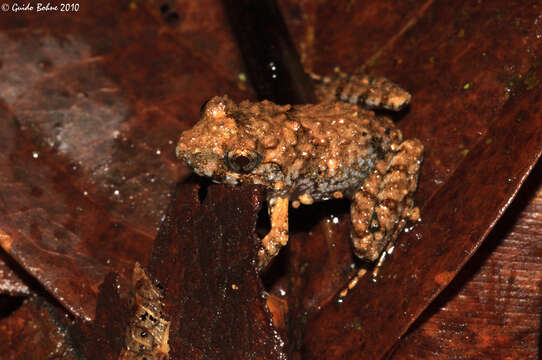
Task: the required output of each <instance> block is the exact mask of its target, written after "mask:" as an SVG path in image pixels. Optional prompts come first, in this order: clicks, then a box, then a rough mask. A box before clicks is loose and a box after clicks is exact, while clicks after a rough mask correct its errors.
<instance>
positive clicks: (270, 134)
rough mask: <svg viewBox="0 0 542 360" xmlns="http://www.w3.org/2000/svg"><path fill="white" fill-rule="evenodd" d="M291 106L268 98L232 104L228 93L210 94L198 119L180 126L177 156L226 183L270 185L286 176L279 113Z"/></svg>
mask: <svg viewBox="0 0 542 360" xmlns="http://www.w3.org/2000/svg"><path fill="white" fill-rule="evenodd" d="M287 109H289V107H285V106H278V105H275V104H273V103H271V102H268V101H264V102H261V103H250V102H242V103H241V104H239V105H237V104H235V103H234V102H233V101H232V100H231V99H229V98H228V97H227V96H223V97H214V98H212V99H211V100H209V101H207V102H206V103H205V104H204V105H203V106H202V108H201V117H200V120H199V121H198V122H197V123H196V125H194V127H193V128H191V129H189V130H187V131H184V132H183V133H182V134H181V138H180V139H179V142H178V144H177V148H176V152H177V157H178V158H179V159H181V160H182V161H184V163H185V164H186V165H188V166H189V167H191V168H192V169H194V171H195V172H196V173H197V174H199V175H202V176H208V177H211V178H212V179H213V180H214V181H215V182H219V183H228V184H238V183H247V184H263V185H266V186H274V185H275V184H276V182H278V181H281V180H282V179H283V178H284V174H283V172H282V171H281V169H282V164H281V159H282V158H283V155H284V152H287V151H288V149H287V148H286V147H285V146H282V147H280V151H277V147H278V145H280V144H279V143H282V142H284V139H282V138H281V130H280V127H282V126H283V124H281V123H280V119H277V118H276V117H277V116H279V115H280V114H282V116H285V115H284V112H285V110H287Z"/></svg>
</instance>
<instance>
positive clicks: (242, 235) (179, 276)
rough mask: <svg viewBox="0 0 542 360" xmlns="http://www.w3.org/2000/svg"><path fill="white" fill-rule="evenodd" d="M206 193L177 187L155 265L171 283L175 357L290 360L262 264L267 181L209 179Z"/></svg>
mask: <svg viewBox="0 0 542 360" xmlns="http://www.w3.org/2000/svg"><path fill="white" fill-rule="evenodd" d="M201 197H203V196H202V194H199V195H198V188H197V187H194V186H193V185H183V186H180V187H178V189H177V195H176V198H175V201H174V203H173V205H172V207H171V208H170V210H169V212H168V215H167V218H166V220H165V221H164V222H163V225H162V228H161V229H160V233H159V234H158V237H157V239H156V242H155V246H154V248H153V255H152V258H151V261H150V264H149V271H150V272H151V274H152V275H153V276H155V277H156V279H158V280H159V281H160V283H161V284H162V286H163V287H164V289H165V299H164V303H165V311H166V313H167V314H168V315H169V316H170V317H171V330H170V346H171V356H172V357H173V358H190V359H200V358H220V359H248V358H254V359H285V358H286V355H285V354H284V352H283V349H282V348H283V340H282V339H281V338H280V336H279V334H278V333H277V331H276V330H275V329H274V328H273V325H272V320H271V314H270V313H269V311H268V310H267V308H266V305H265V299H264V298H263V296H262V292H263V287H262V284H261V281H260V277H259V274H258V272H257V270H256V254H257V250H258V245H259V243H258V239H257V237H256V236H255V234H254V231H255V229H256V220H257V215H258V211H259V209H260V207H261V202H262V200H263V193H262V191H261V188H258V187H242V188H231V187H227V186H211V187H209V189H208V194H207V195H206V196H205V199H203V200H201V203H200V200H199V198H201ZM193 348H194V349H197V350H198V352H197V353H196V352H194V349H193Z"/></svg>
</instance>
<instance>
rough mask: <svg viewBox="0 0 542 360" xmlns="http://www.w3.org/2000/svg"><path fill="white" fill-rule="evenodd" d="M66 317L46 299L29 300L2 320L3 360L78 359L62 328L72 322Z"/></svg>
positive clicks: (35, 296) (36, 297)
mask: <svg viewBox="0 0 542 360" xmlns="http://www.w3.org/2000/svg"><path fill="white" fill-rule="evenodd" d="M1 305H2V306H4V305H5V304H4V303H2V304H1ZM64 315H65V313H64V309H62V308H60V307H58V306H56V305H52V304H51V303H48V302H47V301H46V300H44V298H43V297H40V296H37V295H35V294H34V295H33V296H31V297H29V298H28V299H26V300H25V301H24V303H23V304H22V306H21V307H19V308H18V309H17V310H16V311H15V312H14V313H12V314H11V315H10V316H9V317H6V318H3V319H0V334H2V341H0V354H2V355H1V357H2V359H66V360H72V359H78V357H77V356H76V354H75V353H74V352H73V348H72V347H71V345H70V344H69V339H68V337H67V336H66V333H65V331H64V329H63V328H62V326H60V323H64V322H69V319H67V318H63V317H64Z"/></svg>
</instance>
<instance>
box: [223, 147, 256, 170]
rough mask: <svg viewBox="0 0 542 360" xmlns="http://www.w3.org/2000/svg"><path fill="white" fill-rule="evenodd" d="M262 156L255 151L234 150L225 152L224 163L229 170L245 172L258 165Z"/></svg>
mask: <svg viewBox="0 0 542 360" xmlns="http://www.w3.org/2000/svg"><path fill="white" fill-rule="evenodd" d="M261 160H262V157H261V156H260V154H258V153H257V152H255V151H250V150H234V151H229V152H228V153H227V154H226V165H227V166H228V168H229V169H230V170H231V171H234V172H236V173H241V174H246V173H249V172H251V171H252V170H253V169H254V168H256V166H258V165H260V161H261Z"/></svg>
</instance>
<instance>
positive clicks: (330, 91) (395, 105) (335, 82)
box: [310, 68, 411, 111]
mask: <svg viewBox="0 0 542 360" xmlns="http://www.w3.org/2000/svg"><path fill="white" fill-rule="evenodd" d="M310 75H311V78H312V79H313V80H314V81H315V82H316V88H315V92H316V96H317V97H318V98H319V99H320V101H332V100H341V101H344V102H349V103H352V104H358V105H361V106H363V107H366V108H370V109H387V110H393V111H399V110H401V109H403V108H404V107H405V106H407V105H408V104H409V103H410V98H411V95H410V94H409V93H408V92H407V91H406V90H404V89H402V88H401V87H400V86H399V85H397V84H395V83H393V82H391V81H390V80H388V79H385V78H375V77H372V76H369V75H348V74H346V73H344V72H341V71H340V69H339V68H335V73H334V74H332V75H331V76H319V75H316V74H310Z"/></svg>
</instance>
